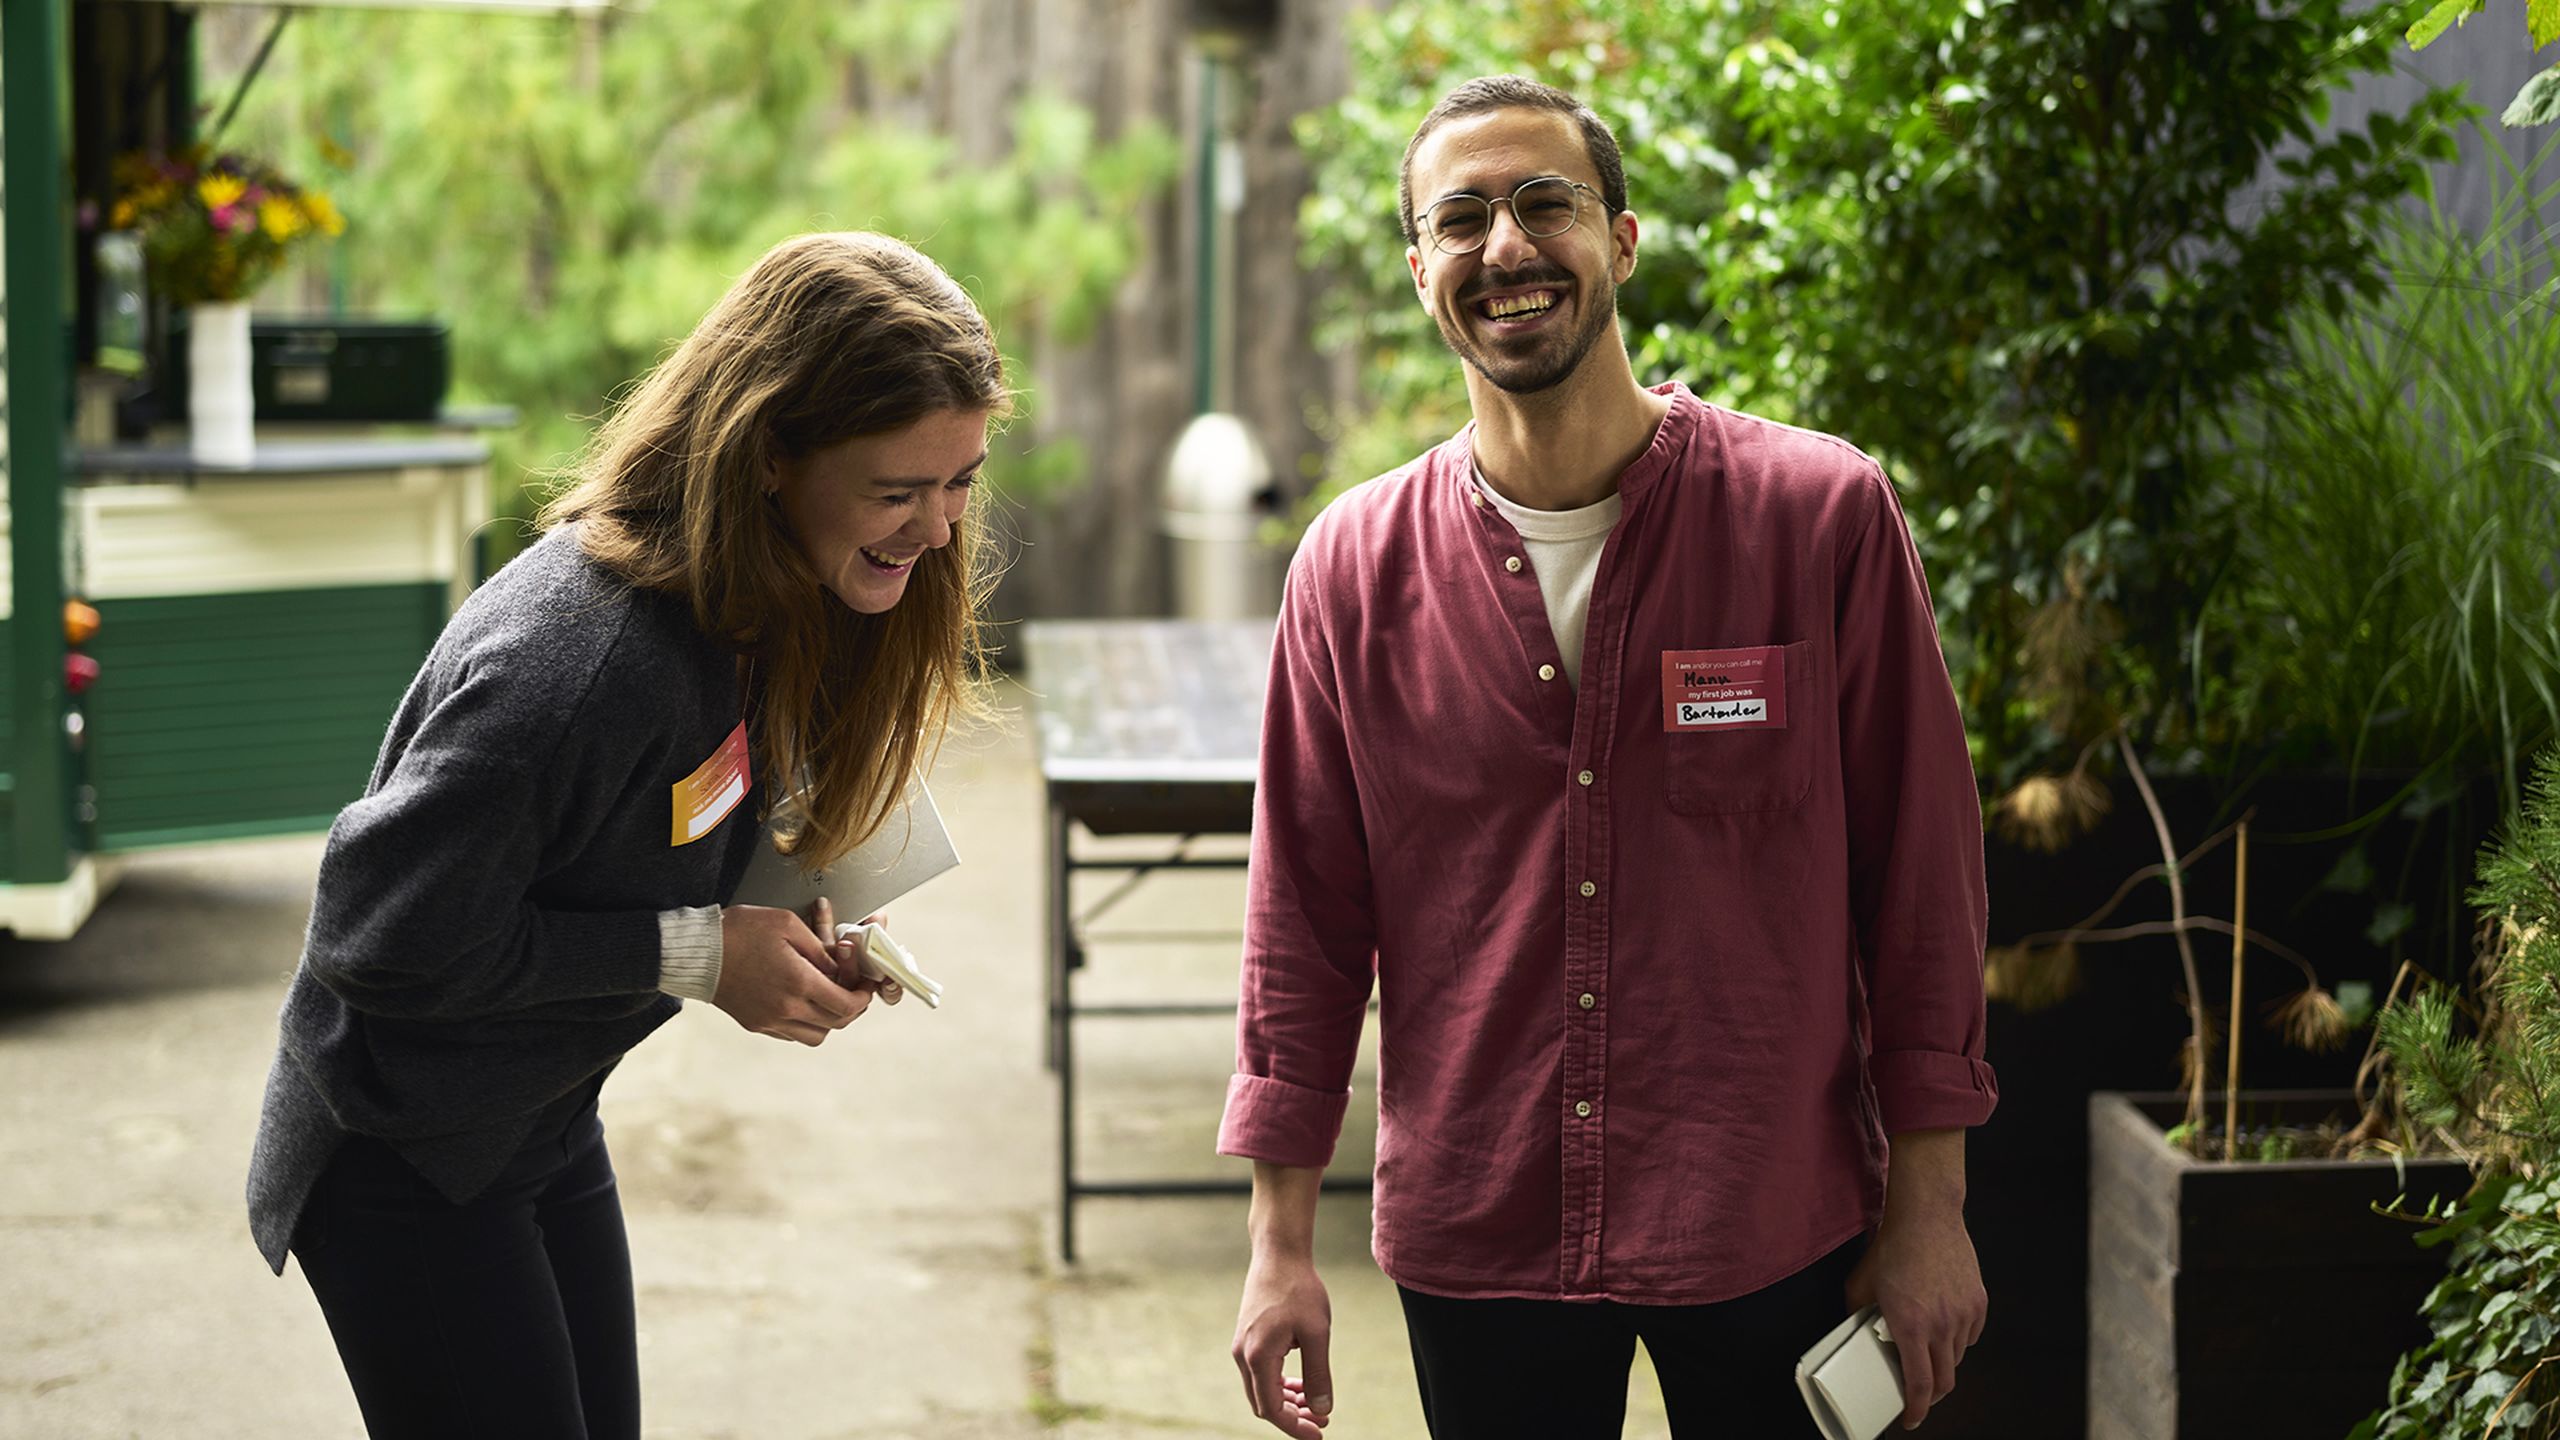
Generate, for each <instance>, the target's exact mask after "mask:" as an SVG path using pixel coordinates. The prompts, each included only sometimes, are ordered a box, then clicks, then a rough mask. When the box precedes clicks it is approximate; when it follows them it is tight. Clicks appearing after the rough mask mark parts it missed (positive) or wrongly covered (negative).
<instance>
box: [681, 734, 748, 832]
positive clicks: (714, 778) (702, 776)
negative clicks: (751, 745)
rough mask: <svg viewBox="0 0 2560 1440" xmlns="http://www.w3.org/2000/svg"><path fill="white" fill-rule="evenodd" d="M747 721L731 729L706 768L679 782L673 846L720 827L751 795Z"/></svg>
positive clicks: (704, 762) (704, 763) (703, 763)
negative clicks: (740, 803)
mask: <svg viewBox="0 0 2560 1440" xmlns="http://www.w3.org/2000/svg"><path fill="white" fill-rule="evenodd" d="M749 778H750V777H749V776H748V774H747V722H746V721H744V720H741V721H739V722H738V728H737V729H735V730H732V731H730V732H729V738H728V739H726V740H723V741H721V742H720V748H719V749H717V750H714V751H712V752H711V758H710V759H708V760H705V761H703V762H702V768H701V769H699V770H696V771H694V772H693V773H692V774H690V775H687V776H686V777H684V778H683V779H681V780H679V781H677V782H676V784H675V816H676V821H675V838H674V839H672V840H670V841H669V842H668V843H669V844H670V845H690V844H692V843H693V842H694V841H696V840H699V839H701V838H702V837H703V836H705V835H708V834H710V833H711V832H712V831H713V830H715V829H717V828H719V825H720V822H721V821H723V820H725V819H727V818H728V817H729V812H730V811H732V810H735V809H736V808H738V802H739V801H741V800H744V799H745V798H747V785H748V783H749Z"/></svg>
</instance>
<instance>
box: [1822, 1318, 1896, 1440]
mask: <svg viewBox="0 0 2560 1440" xmlns="http://www.w3.org/2000/svg"><path fill="white" fill-rule="evenodd" d="M1796 1388H1798V1389H1800V1390H1802V1391H1803V1392H1804V1404H1805V1408H1806V1409H1808V1410H1810V1411H1812V1412H1813V1423H1814V1424H1816V1425H1818V1426H1820V1427H1821V1429H1822V1435H1823V1440H1875V1437H1877V1436H1878V1435H1881V1434H1883V1433H1884V1432H1885V1427H1887V1426H1889V1425H1891V1424H1892V1423H1893V1422H1894V1421H1895V1420H1897V1419H1900V1418H1901V1416H1902V1362H1901V1359H1900V1357H1898V1356H1897V1355H1896V1354H1895V1353H1894V1348H1893V1336H1892V1335H1891V1334H1890V1333H1889V1332H1887V1331H1886V1329H1885V1327H1884V1315H1883V1312H1881V1311H1879V1310H1877V1309H1876V1307H1874V1306H1873V1305H1870V1306H1868V1307H1867V1308H1866V1309H1864V1310H1861V1311H1859V1312H1858V1313H1857V1314H1855V1315H1852V1316H1850V1317H1849V1318H1848V1319H1846V1320H1843V1321H1841V1322H1840V1325H1839V1328H1837V1329H1835V1330H1833V1331H1832V1332H1831V1333H1830V1334H1828V1335H1825V1336H1823V1337H1822V1340H1821V1343H1819V1344H1817V1345H1815V1346H1814V1347H1813V1348H1812V1349H1810V1350H1807V1351H1806V1352H1804V1358H1803V1359H1801V1360H1798V1361H1797V1362H1796Z"/></svg>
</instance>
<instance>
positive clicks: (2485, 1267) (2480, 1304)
mask: <svg viewBox="0 0 2560 1440" xmlns="http://www.w3.org/2000/svg"><path fill="white" fill-rule="evenodd" d="M2471 900H2472V903H2473V904H2474V905H2476V906H2478V907H2479V908H2480V910H2481V912H2482V914H2483V915H2484V916H2485V917H2486V920H2487V924H2488V926H2489V927H2490V931H2491V933H2492V934H2493V935H2494V940H2493V943H2492V948H2491V951H2490V957H2489V962H2488V964H2487V965H2486V966H2485V967H2484V975H2483V978H2482V980H2481V983H2480V985H2479V987H2478V990H2477V993H2476V994H2475V995H2473V996H2470V997H2457V996H2454V995H2452V994H2450V993H2449V992H2448V991H2446V990H2445V989H2444V988H2443V987H2440V986H2429V987H2427V988H2425V989H2422V990H2421V991H2420V992H2419V994H2418V995H2417V996H2415V997H2414V998H2413V999H2411V1000H2407V1001H2403V1002H2401V1003H2399V1004H2395V1005H2393V1006H2391V1007H2389V1008H2387V1009H2385V1010H2384V1012H2383V1013H2382V1015H2381V1016H2380V1017H2378V1019H2377V1024H2378V1026H2379V1027H2380V1036H2381V1045H2382V1048H2383V1052H2384V1053H2385V1054H2386V1055H2387V1056H2388V1057H2389V1060H2390V1066H2391V1071H2392V1074H2393V1075H2394V1077H2395V1078H2396V1080H2397V1082H2398V1085H2399V1087H2400V1089H2401V1093H2402V1097H2403V1100H2404V1103H2405V1105H2406V1109H2407V1112H2408V1114H2409V1116H2410V1118H2411V1119H2413V1120H2415V1121H2416V1122H2417V1123H2419V1124H2420V1125H2424V1126H2428V1127H2430V1128H2433V1129H2435V1130H2437V1131H2438V1132H2439V1133H2444V1134H2448V1135H2451V1136H2453V1137H2454V1138H2455V1139H2456V1140H2457V1142H2458V1143H2460V1144H2462V1145H2463V1146H2464V1147H2465V1148H2466V1149H2468V1150H2470V1151H2472V1152H2473V1153H2474V1154H2475V1155H2476V1156H2477V1157H2478V1167H2477V1168H2478V1170H2479V1180H2478V1182H2477V1183H2476V1184H2475V1185H2474V1186H2473V1187H2472V1191H2471V1193H2470V1195H2469V1196H2467V1197H2466V1198H2465V1200H2464V1201H2463V1203H2462V1205H2461V1207H2460V1208H2459V1209H2458V1210H2457V1211H2456V1212H2455V1213H2454V1214H2453V1215H2452V1216H2451V1217H2450V1218H2449V1219H2447V1220H2446V1221H2445V1223H2444V1224H2442V1225H2440V1226H2438V1227H2436V1228H2435V1229H2434V1230H2431V1231H2429V1232H2428V1235H2427V1237H2424V1238H2429V1239H2433V1240H2438V1241H2440V1240H2443V1239H2446V1238H2450V1239H2452V1240H2453V1242H2454V1249H2453V1254H2452V1257H2451V1267H2452V1268H2451V1272H2450V1273H2449V1274H2448V1275H2447V1276H2446V1278H2445V1280H2444V1282H2443V1283H2442V1284H2440V1285H2438V1286H2437V1287H2436V1289H2435V1290H2434V1292H2433V1293H2431V1294H2430V1295H2429V1296H2428V1297H2427V1300H2426V1304H2425V1312H2426V1315H2427V1319H2428V1324H2429V1327H2430V1328H2431V1330H2432V1331H2433V1333H2434V1339H2432V1340H2431V1341H2430V1342H2429V1343H2428V1344H2426V1345H2425V1346H2423V1347H2422V1348H2420V1349H2418V1350H2414V1351H2412V1352H2410V1353H2409V1354H2408V1355H2405V1356H2403V1357H2402V1358H2401V1360H2400V1363H2399V1365H2398V1366H2397V1367H2395V1369H2394V1370H2393V1372H2392V1378H2391V1391H2390V1399H2389V1402H2388V1403H2387V1404H2386V1405H2385V1407H2384V1408H2383V1409H2382V1410H2381V1411H2380V1412H2378V1413H2377V1414H2375V1415H2374V1416H2372V1417H2371V1418H2369V1419H2368V1420H2366V1421H2365V1423H2364V1424H2363V1425H2362V1426H2361V1427H2359V1428H2358V1430H2357V1431H2356V1436H2357V1437H2358V1440H2433V1437H2437V1436H2448V1435H2499V1436H2519V1437H2531V1440H2549V1437H2551V1436H2554V1435H2560V746H2555V747H2553V748H2551V749H2547V750H2545V751H2543V752H2542V754H2541V756H2540V757H2539V758H2538V760H2537V761H2536V763H2535V767H2534V781H2533V784H2532V787H2531V791H2530V794H2529V797H2528V799H2527V802H2526V805H2525V808H2524V812H2523V814H2522V815H2521V816H2520V817H2518V818H2517V819H2515V820H2514V821H2512V822H2511V823H2510V825H2509V827H2508V829H2507V831H2506V833H2505V834H2504V835H2503V836H2501V837H2500V839H2499V840H2498V841H2497V842H2496V843H2495V844H2493V845H2492V846H2491V847H2490V848H2489V850H2488V851H2487V853H2485V854H2484V855H2483V856H2482V857H2481V862H2480V883H2479V885H2478V887H2477V888H2475V889H2474V890H2473V891H2472V895H2471Z"/></svg>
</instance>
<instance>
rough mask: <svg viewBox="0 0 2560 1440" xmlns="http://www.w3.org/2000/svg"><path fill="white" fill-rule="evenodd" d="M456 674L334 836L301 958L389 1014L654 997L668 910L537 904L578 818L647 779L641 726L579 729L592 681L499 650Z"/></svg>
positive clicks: (366, 1006) (371, 1009)
mask: <svg viewBox="0 0 2560 1440" xmlns="http://www.w3.org/2000/svg"><path fill="white" fill-rule="evenodd" d="M610 658H611V651H610V649H609V648H608V650H607V651H606V653H605V654H604V655H603V656H600V657H598V659H597V661H596V665H597V668H598V670H601V669H602V668H603V666H604V665H605V664H606V663H608V662H609V660H610ZM457 668H458V669H459V670H460V672H461V678H460V679H459V681H458V683H454V684H452V685H451V686H450V687H449V688H445V689H443V690H442V692H441V693H440V694H438V695H436V696H435V697H434V698H433V699H432V701H430V702H419V701H416V700H415V699H414V697H413V703H416V704H418V705H419V707H420V710H421V711H422V713H415V714H413V715H410V716H404V717H403V718H404V719H407V720H410V721H411V724H412V728H411V729H410V730H409V731H408V733H407V735H406V736H405V740H404V739H403V737H402V736H401V733H400V726H399V725H397V724H395V726H394V739H393V742H392V743H391V744H389V745H386V747H385V757H384V761H383V762H382V764H381V765H380V766H378V767H377V774H376V777H375V783H374V785H373V786H372V788H371V789H370V790H368V792H367V793H366V794H365V796H364V798H362V799H360V800H358V801H356V802H355V803H354V804H352V805H349V806H348V807H347V808H346V809H345V810H344V811H343V812H341V813H340V814H339V816H338V821H337V823H336V824H335V825H334V826H332V827H331V829H330V831H329V843H328V849H327V852H326V854H325V855H324V856H323V858H322V860H321V864H320V882H319V889H318V894H317V895H316V897H315V898H314V901H313V905H312V914H311V928H310V933H309V935H308V937H307V938H306V941H305V945H304V952H303V963H304V964H305V966H306V967H307V968H308V969H309V970H310V972H311V974H312V975H313V977H314V978H315V979H317V980H318V981H319V982H320V983H321V984H322V985H324V986H326V987H327V988H328V989H329V991H330V992H331V993H333V994H335V995H336V996H338V998H339V999H341V1000H343V1001H344V1002H345V1003H346V1004H347V1005H348V1007H349V1008H351V1009H354V1010H356V1011H359V1012H362V1013H365V1014H370V1015H378V1016H383V1017H386V1018H396V1019H412V1020H465V1019H473V1018H478V1017H483V1016H489V1015H499V1014H507V1013H513V1012H520V1011H523V1010H527V1009H531V1008H534V1007H538V1006H541V1005H544V1004H548V1003H552V1002H559V1001H577V1000H588V999H595V998H599V997H605V996H642V995H650V994H655V993H657V991H658V989H659V986H660V983H661V981H662V979H663V975H662V961H663V956H662V954H661V946H660V925H659V918H658V911H657V910H655V909H632V910H603V911H581V910H564V909H556V908H545V907H543V906H540V905H537V904H534V903H533V902H532V901H531V900H530V899H529V898H528V896H529V893H530V891H531V889H532V887H533V885H534V883H535V881H536V880H537V879H538V878H539V876H540V875H541V874H542V873H543V872H544V869H545V867H546V866H547V865H549V864H551V863H554V862H553V857H554V856H555V855H556V854H557V853H558V852H559V851H560V850H561V849H562V848H563V846H564V845H566V844H573V843H574V841H575V837H574V836H573V835H571V833H570V832H572V831H573V830H574V829H576V828H577V826H578V825H579V824H580V823H581V817H580V816H579V814H578V811H579V809H580V807H582V806H593V805H594V804H595V803H597V797H598V796H600V795H603V794H609V793H610V792H611V791H613V790H614V789H616V788H618V787H619V786H620V785H622V784H624V783H627V781H628V779H629V777H630V776H631V775H632V774H633V773H634V772H635V771H636V770H637V768H638V765H639V759H640V748H641V745H642V739H641V737H640V735H639V734H638V733H637V727H634V726H632V725H629V724H627V723H624V724H617V723H612V719H613V717H608V716H603V715H597V716H595V717H594V718H593V720H592V721H591V722H589V721H587V720H586V717H584V716H582V714H581V712H582V711H586V710H589V709H592V708H597V707H592V706H590V704H589V695H588V693H587V692H588V691H589V690H590V689H591V688H592V687H593V686H594V673H595V672H590V674H589V675H587V676H585V677H580V676H578V675H576V674H575V673H574V672H573V673H571V674H569V675H565V676H564V675H561V674H558V673H556V672H548V671H546V670H545V668H544V666H543V665H542V663H541V662H540V660H539V658H538V657H532V656H523V655H515V654H509V653H504V652H501V653H497V654H482V655H476V656H469V657H464V659H463V660H462V661H460V662H457ZM603 708H611V707H603Z"/></svg>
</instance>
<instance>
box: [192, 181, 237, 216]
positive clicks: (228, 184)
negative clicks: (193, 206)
mask: <svg viewBox="0 0 2560 1440" xmlns="http://www.w3.org/2000/svg"><path fill="white" fill-rule="evenodd" d="M248 193H249V185H248V182H246V181H244V180H242V179H241V178H240V177H238V176H236V175H207V176H206V177H204V178H203V179H202V180H199V181H197V182H196V198H197V199H199V200H202V201H203V202H204V208H206V209H207V210H219V209H221V208H222V207H223V206H225V205H230V204H234V203H237V202H238V200H239V199H240V197H241V196H243V195H246V194H248Z"/></svg>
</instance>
